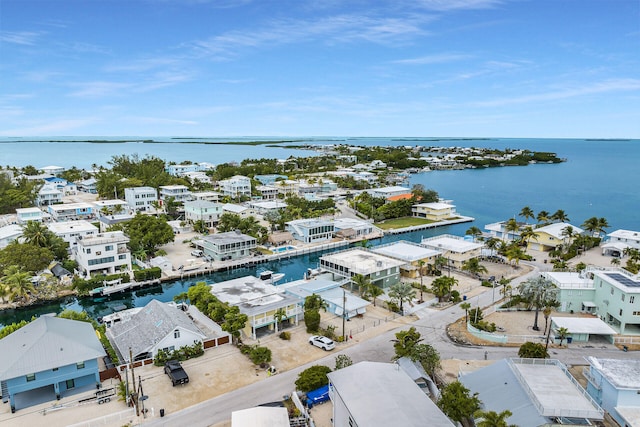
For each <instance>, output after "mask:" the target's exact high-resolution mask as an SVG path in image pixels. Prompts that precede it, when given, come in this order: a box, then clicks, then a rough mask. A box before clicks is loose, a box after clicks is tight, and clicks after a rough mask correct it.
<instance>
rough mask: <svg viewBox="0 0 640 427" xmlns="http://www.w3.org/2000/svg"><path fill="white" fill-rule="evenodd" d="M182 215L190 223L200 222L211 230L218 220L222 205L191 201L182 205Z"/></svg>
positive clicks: (204, 201)
mask: <svg viewBox="0 0 640 427" xmlns="http://www.w3.org/2000/svg"><path fill="white" fill-rule="evenodd" d="M184 215H185V218H186V220H187V221H190V222H191V223H195V222H196V221H202V222H204V224H205V226H206V227H207V228H212V227H214V226H215V225H216V224H217V223H218V221H219V220H220V215H222V205H221V204H220V203H214V202H209V201H206V200H192V201H189V202H186V203H185V204H184Z"/></svg>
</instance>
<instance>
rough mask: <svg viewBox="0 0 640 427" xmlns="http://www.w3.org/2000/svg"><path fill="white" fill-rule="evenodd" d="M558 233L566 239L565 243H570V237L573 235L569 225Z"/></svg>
mask: <svg viewBox="0 0 640 427" xmlns="http://www.w3.org/2000/svg"><path fill="white" fill-rule="evenodd" d="M560 234H561V235H562V237H564V238H565V239H566V241H565V243H566V244H569V243H571V238H572V237H573V236H574V233H573V227H572V226H570V225H567V226H566V227H564V228H563V229H562V230H561V231H560Z"/></svg>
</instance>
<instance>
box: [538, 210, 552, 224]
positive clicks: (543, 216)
mask: <svg viewBox="0 0 640 427" xmlns="http://www.w3.org/2000/svg"><path fill="white" fill-rule="evenodd" d="M536 220H537V221H538V224H546V223H548V222H549V220H550V215H549V212H547V211H540V212H538V215H537V216H536Z"/></svg>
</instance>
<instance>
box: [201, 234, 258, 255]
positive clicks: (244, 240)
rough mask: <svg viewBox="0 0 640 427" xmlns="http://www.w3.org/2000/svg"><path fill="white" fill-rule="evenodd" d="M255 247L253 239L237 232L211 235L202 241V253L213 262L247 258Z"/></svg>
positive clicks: (255, 243)
mask: <svg viewBox="0 0 640 427" xmlns="http://www.w3.org/2000/svg"><path fill="white" fill-rule="evenodd" d="M256 245H257V241H256V239H255V238H254V237H251V236H249V235H246V234H242V233H240V232H239V231H237V230H236V231H228V232H226V233H217V234H211V235H208V236H205V237H204V238H203V239H202V249H203V250H204V253H205V254H206V255H208V256H210V257H211V258H212V259H213V260H214V261H227V260H232V259H240V258H245V257H248V256H249V255H251V251H252V250H253V249H255V248H256Z"/></svg>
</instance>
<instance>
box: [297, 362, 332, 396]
mask: <svg viewBox="0 0 640 427" xmlns="http://www.w3.org/2000/svg"><path fill="white" fill-rule="evenodd" d="M329 372H331V368H329V367H327V366H324V365H314V366H312V367H310V368H308V369H305V370H304V371H302V372H300V375H298V379H297V380H296V388H297V389H298V390H300V391H302V392H305V393H306V392H308V391H311V390H315V389H317V388H319V387H322V386H325V385H327V384H329V378H328V377H327V374H328V373H329Z"/></svg>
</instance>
